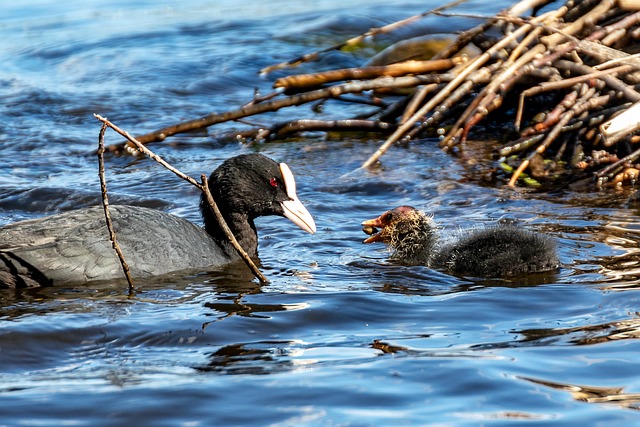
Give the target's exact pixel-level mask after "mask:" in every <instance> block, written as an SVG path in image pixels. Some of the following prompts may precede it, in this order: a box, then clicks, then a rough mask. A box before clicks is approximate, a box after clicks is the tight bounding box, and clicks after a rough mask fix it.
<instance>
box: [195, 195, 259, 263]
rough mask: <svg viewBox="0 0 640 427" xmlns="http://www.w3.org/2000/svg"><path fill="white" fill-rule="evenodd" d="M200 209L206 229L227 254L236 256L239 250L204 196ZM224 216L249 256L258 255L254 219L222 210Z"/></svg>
mask: <svg viewBox="0 0 640 427" xmlns="http://www.w3.org/2000/svg"><path fill="white" fill-rule="evenodd" d="M200 211H201V212H202V219H203V220H204V229H205V231H206V232H207V233H208V234H209V235H210V236H211V237H213V239H214V240H215V241H216V242H217V243H218V245H219V246H220V247H221V248H223V249H224V251H225V252H226V253H227V255H229V256H230V257H235V256H236V255H237V251H236V250H235V248H234V247H233V246H232V245H231V243H230V242H229V239H228V238H227V236H226V234H225V233H224V231H223V230H222V228H221V227H220V225H219V224H218V220H217V219H216V217H215V215H214V214H213V212H212V211H211V208H210V207H209V204H208V203H207V201H206V200H205V199H204V197H203V198H202V199H201V200H200ZM222 216H223V217H224V220H225V221H226V223H227V225H228V226H229V228H230V229H231V232H232V233H233V235H234V236H235V238H236V240H238V243H240V246H242V248H243V249H244V250H245V251H246V252H247V254H248V255H249V256H252V257H254V256H256V255H257V254H258V233H257V232H256V226H255V224H254V223H253V219H252V218H249V217H248V216H247V215H246V214H242V213H234V212H232V213H226V212H222Z"/></svg>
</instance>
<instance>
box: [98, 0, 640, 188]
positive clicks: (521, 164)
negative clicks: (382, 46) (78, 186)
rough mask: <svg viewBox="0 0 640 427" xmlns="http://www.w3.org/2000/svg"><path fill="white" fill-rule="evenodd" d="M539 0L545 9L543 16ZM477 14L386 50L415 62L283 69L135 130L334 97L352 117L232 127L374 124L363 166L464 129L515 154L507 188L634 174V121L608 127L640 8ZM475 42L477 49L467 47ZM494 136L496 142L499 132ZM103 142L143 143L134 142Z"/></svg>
mask: <svg viewBox="0 0 640 427" xmlns="http://www.w3.org/2000/svg"><path fill="white" fill-rule="evenodd" d="M460 3H462V1H461V0H459V1H454V2H452V3H450V4H447V5H445V6H442V7H439V8H437V9H434V10H431V11H428V12H424V13H422V14H420V15H416V16H412V17H409V18H407V19H405V20H401V21H398V22H396V23H393V24H390V25H388V26H385V27H382V28H377V29H372V30H370V31H368V32H366V33H365V34H362V35H360V36H357V37H354V38H351V39H349V40H347V41H345V42H343V43H339V44H337V45H334V46H331V47H328V48H326V49H324V50H321V51H318V52H313V53H310V54H308V55H304V56H302V57H299V58H295V59H293V60H291V61H287V62H284V63H281V64H276V65H274V66H271V67H267V68H265V69H263V70H262V73H263V74H267V73H269V72H270V71H273V70H276V69H278V70H284V69H287V68H291V67H293V66H295V65H297V64H299V63H301V62H308V61H311V60H315V59H317V58H319V57H320V56H322V55H323V54H325V53H327V52H329V51H332V50H336V49H343V48H345V47H349V48H353V47H356V46H359V45H361V44H364V43H366V42H367V40H368V39H369V38H370V37H372V36H375V35H377V34H382V33H389V32H391V31H393V30H395V29H397V28H400V27H404V26H406V25H410V24H411V23H413V22H415V21H417V20H419V19H421V18H424V17H425V16H429V15H432V14H439V15H440V16H441V17H442V18H441V19H447V18H446V16H454V15H455V13H451V14H446V15H445V14H443V13H442V12H443V11H444V10H445V9H452V8H453V7H454V6H456V5H458V4H460ZM552 5H555V6H556V8H555V9H553V8H552V7H551V6H552ZM543 7H545V9H544V10H545V12H544V13H542V14H540V15H537V16H536V14H537V11H538V10H542V8H543ZM527 14H531V15H533V16H529V15H527ZM475 19H478V20H481V22H480V23H479V24H478V25H476V26H475V27H473V28H471V29H469V30H467V31H464V32H462V33H460V34H459V35H458V36H457V37H453V36H452V37H451V40H449V42H448V44H446V45H445V46H444V47H443V48H441V49H440V51H439V52H438V53H437V54H435V56H432V57H431V58H425V57H420V55H421V54H424V52H426V50H428V49H425V46H424V44H420V43H424V42H423V41H419V40H403V41H402V42H401V43H398V44H397V45H396V47H392V48H390V49H391V50H392V51H393V49H394V48H396V49H398V50H399V49H400V45H401V44H403V46H404V47H406V46H407V45H408V46H413V47H414V49H415V51H414V52H412V54H415V56H416V57H417V58H416V59H417V60H410V61H400V62H395V61H393V60H390V61H389V62H387V63H384V64H377V63H376V65H364V66H363V67H360V68H348V69H339V70H329V71H322V72H318V73H311V74H309V73H307V74H298V75H296V74H292V75H289V76H285V77H281V78H279V79H277V80H275V82H274V87H275V91H274V92H272V93H269V94H267V95H264V96H254V97H253V99H251V100H250V101H249V102H247V103H246V104H244V105H243V106H242V107H240V108H238V109H234V110H230V111H228V112H224V113H220V114H215V113H212V114H208V115H206V116H203V117H201V118H197V119H194V120H188V121H185V122H181V123H177V124H175V125H172V126H166V127H164V128H162V129H159V130H157V131H154V132H150V133H147V134H144V135H142V136H139V137H137V138H136V139H137V140H138V141H139V142H141V143H150V142H154V141H162V140H164V139H165V138H167V137H169V136H172V135H176V134H179V133H182V132H188V131H193V130H196V129H202V128H205V127H209V126H213V125H216V124H219V123H223V122H230V121H235V122H237V123H240V121H243V122H242V123H240V124H243V125H244V124H246V123H244V119H246V118H247V117H252V116H261V115H263V114H265V113H270V112H275V111H278V110H281V109H285V108H289V107H294V106H300V105H304V104H312V103H317V104H315V105H316V106H317V105H319V104H322V106H323V107H324V108H325V109H326V108H329V107H330V106H329V104H330V102H329V101H336V100H338V101H341V102H349V103H351V104H352V105H353V107H354V114H353V116H352V117H343V118H338V119H333V120H315V119H314V118H313V117H291V119H290V120H289V121H286V122H278V123H266V124H262V125H260V126H257V125H253V126H251V125H250V127H251V128H250V129H248V130H239V131H237V132H236V133H235V134H234V136H235V137H237V138H238V139H243V140H246V141H268V140H270V139H274V138H284V137H286V136H289V135H292V134H299V133H303V132H305V131H324V132H334V131H335V132H347V131H365V132H368V133H377V134H379V135H380V137H381V139H383V138H384V141H383V142H382V143H381V144H380V146H379V148H378V150H376V152H375V153H373V154H372V155H371V156H370V157H369V158H368V159H367V160H366V161H365V162H364V163H363V164H362V167H363V168H368V167H370V166H372V165H374V164H376V163H377V162H379V161H380V159H381V158H382V156H383V155H384V153H385V152H386V151H387V150H389V149H390V148H391V147H393V146H394V144H395V143H396V142H398V141H403V142H404V141H410V140H412V139H418V138H425V137H434V136H436V135H438V136H439V137H440V140H439V146H440V147H441V148H442V149H443V150H445V151H449V152H453V153H463V152H464V151H465V149H466V141H467V139H469V138H474V139H484V138H486V137H487V135H489V136H492V137H493V138H492V139H491V140H489V141H487V142H486V144H487V146H488V147H489V148H490V150H491V151H493V152H494V153H495V157H496V159H495V160H497V161H496V167H495V168H496V169H497V168H498V165H507V164H508V167H505V168H502V170H503V171H505V172H506V173H509V171H511V176H510V177H508V178H509V179H508V182H509V185H511V186H515V185H517V184H518V183H519V182H521V181H520V179H519V178H520V177H521V174H524V173H525V171H527V172H526V173H527V175H529V176H530V177H532V178H533V179H535V180H538V181H539V183H538V184H540V182H543V183H545V182H546V183H549V184H553V183H555V182H571V181H575V180H578V179H582V178H584V177H585V176H588V175H587V173H589V172H590V173H591V176H594V177H597V178H598V179H599V183H601V184H606V183H607V180H611V182H615V184H616V185H618V184H620V183H622V182H625V180H626V177H634V176H635V175H634V174H626V173H624V171H626V170H628V169H629V168H638V167H640V165H636V164H635V162H636V161H638V159H640V150H637V149H636V148H635V147H633V145H634V144H636V143H637V140H638V139H639V138H635V137H634V134H635V133H636V132H638V130H637V128H638V126H637V125H636V124H635V123H631V124H629V125H628V126H627V127H625V128H624V131H623V132H621V133H620V132H619V133H617V134H616V135H607V134H605V133H604V132H602V126H605V125H608V124H609V123H610V121H611V119H613V118H614V117H615V116H616V115H618V114H620V113H621V112H622V111H624V110H625V109H627V108H629V102H640V92H639V91H638V88H639V87H640V58H638V55H637V52H640V41H639V40H640V12H639V11H636V10H628V9H623V8H621V7H620V6H619V4H618V2H616V1H614V0H582V1H577V0H566V1H554V0H522V1H519V2H516V3H515V4H514V5H513V6H512V7H510V8H507V9H505V10H504V11H502V12H500V13H498V14H496V15H495V16H492V17H488V18H484V17H479V16H476V17H475ZM474 46H475V47H474ZM472 47H474V48H473V51H475V52H476V53H475V54H472V55H471V56H470V57H467V56H465V55H466V54H467V53H466V52H468V51H471V50H472V49H471V48H472ZM461 54H462V56H454V55H461ZM381 98H382V99H384V101H381ZM325 104H327V105H325ZM312 105H314V104H312ZM361 105H367V106H369V107H371V108H368V111H367V113H366V114H361V113H360V114H359V113H358V111H357V110H356V108H357V107H359V106H361ZM495 135H501V140H498V141H496V140H495ZM107 149H109V150H111V151H121V150H123V149H129V150H132V151H134V152H135V151H136V150H137V148H136V147H135V146H134V145H133V144H132V143H131V142H130V141H128V142H126V143H123V144H118V145H114V146H110V147H107ZM605 154H606V155H605ZM621 173H624V174H623V175H620V174H621ZM620 176H622V177H623V179H618V178H619V177H620ZM562 177H564V178H565V179H564V180H560V178H562ZM629 179H631V180H632V179H635V178H629Z"/></svg>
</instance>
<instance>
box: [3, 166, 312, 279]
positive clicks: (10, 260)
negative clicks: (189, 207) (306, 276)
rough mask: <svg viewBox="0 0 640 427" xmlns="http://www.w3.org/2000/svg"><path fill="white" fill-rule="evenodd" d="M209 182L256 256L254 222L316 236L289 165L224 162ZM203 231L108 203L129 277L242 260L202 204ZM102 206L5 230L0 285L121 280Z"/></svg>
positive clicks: (225, 213) (227, 216) (153, 212)
mask: <svg viewBox="0 0 640 427" xmlns="http://www.w3.org/2000/svg"><path fill="white" fill-rule="evenodd" d="M209 185H210V188H211V190H212V193H213V195H214V198H215V199H216V202H217V203H218V205H219V208H220V210H221V212H222V213H223V216H224V217H225V219H226V221H227V223H228V225H229V227H230V228H231V230H232V231H233V232H234V235H235V236H236V238H237V239H238V241H239V243H240V245H241V246H242V247H243V248H244V249H245V250H246V251H247V252H248V253H249V255H251V256H255V255H256V254H257V246H258V239H257V234H256V229H255V225H254V222H253V220H254V218H256V217H258V216H262V215H280V216H286V217H287V218H289V219H291V220H292V221H293V222H294V223H296V224H297V225H299V226H300V227H301V228H303V229H304V230H306V231H309V232H315V224H314V222H313V218H312V217H311V215H310V214H309V212H308V211H307V210H306V209H305V208H304V206H303V205H302V204H301V203H300V201H299V200H298V199H297V196H296V194H295V181H294V180H293V175H292V174H291V172H290V171H289V169H288V167H287V166H286V165H284V164H280V165H279V164H277V163H276V162H274V161H273V160H271V159H269V158H267V157H265V156H262V155H259V154H248V155H241V156H237V157H234V158H231V159H228V160H226V161H225V162H223V163H222V165H220V167H218V169H216V171H214V172H213V173H212V174H211V176H210V178H209ZM201 209H202V213H203V217H204V219H205V228H204V229H203V228H200V227H198V226H196V225H194V224H192V223H190V222H189V221H187V220H185V219H183V218H179V217H176V216H174V215H170V214H167V213H164V212H159V211H156V210H153V209H148V208H142V207H135V206H118V205H115V206H110V214H111V218H112V220H113V224H114V230H115V232H116V235H117V238H118V243H119V244H120V246H121V248H122V252H123V254H124V256H125V259H126V260H127V263H128V264H129V267H130V270H131V273H132V276H133V277H134V278H136V277H138V278H139V277H148V276H156V275H162V274H166V273H169V272H173V271H179V270H190V269H206V268H208V267H215V266H220V265H224V264H227V263H229V262H232V261H234V260H236V259H238V258H239V256H238V255H237V253H236V251H235V249H234V248H233V247H232V246H231V245H230V244H229V243H228V242H227V241H226V238H225V237H224V235H223V233H222V232H221V230H220V228H219V226H218V225H217V222H215V218H214V217H213V214H212V213H211V212H210V211H209V208H208V206H207V205H205V204H204V202H201ZM108 236H109V235H108V231H107V228H106V225H105V219H104V211H103V209H102V207H100V206H99V207H90V208H85V209H79V210H76V211H71V212H66V213H62V214H58V215H53V216H50V217H45V218H38V219H33V220H27V221H21V222H17V223H14V224H10V225H7V226H4V227H1V228H0V286H4V287H26V286H38V285H51V284H56V283H60V282H89V281H94V280H110V279H116V278H122V277H123V272H122V267H121V265H120V261H119V260H118V258H117V256H116V254H115V252H114V250H113V248H112V245H111V242H110V241H109V238H108Z"/></svg>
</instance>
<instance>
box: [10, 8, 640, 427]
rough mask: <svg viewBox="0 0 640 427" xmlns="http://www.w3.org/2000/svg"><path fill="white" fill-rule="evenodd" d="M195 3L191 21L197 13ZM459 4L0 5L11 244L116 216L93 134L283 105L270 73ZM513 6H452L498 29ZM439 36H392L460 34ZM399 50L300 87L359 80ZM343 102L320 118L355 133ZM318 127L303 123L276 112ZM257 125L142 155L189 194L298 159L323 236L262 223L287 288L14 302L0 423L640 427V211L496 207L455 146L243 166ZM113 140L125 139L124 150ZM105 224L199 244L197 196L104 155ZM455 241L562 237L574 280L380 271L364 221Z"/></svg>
mask: <svg viewBox="0 0 640 427" xmlns="http://www.w3.org/2000/svg"><path fill="white" fill-rule="evenodd" d="M183 3H184V4H183ZM440 3H441V2H435V1H427V2H418V1H406V2H405V1H399V2H389V1H385V2H382V1H364V0H362V1H360V0H358V1H352V2H349V4H348V6H347V5H346V4H344V3H342V2H337V1H334V0H331V1H323V2H320V1H307V2H305V1H302V2H299V1H295V2H294V1H290V0H279V1H270V2H257V1H253V0H251V1H247V2H241V4H238V2H231V1H226V0H225V1H204V0H196V1H190V2H188V4H187V2H173V3H169V2H157V1H133V0H120V1H115V2H108V3H105V2H98V1H94V0H89V1H82V2H81V1H71V2H54V1H36V0H28V1H22V2H15V1H12V2H6V1H5V2H3V4H2V5H0V99H1V100H2V101H1V102H2V108H0V164H1V166H0V224H6V223H10V222H12V221H15V220H20V219H27V218H34V217H40V216H43V215H46V214H51V213H55V212H60V211H64V210H69V209H73V208H77V207H82V206H89V205H94V204H97V203H99V200H100V199H99V183H98V177H97V160H96V158H95V156H94V155H93V151H94V150H95V149H96V147H97V138H98V132H99V130H100V123H99V122H98V121H97V120H96V119H95V118H94V117H93V113H99V114H101V115H103V116H106V117H108V118H109V119H111V120H112V121H113V122H114V123H116V124H117V125H118V126H120V127H122V128H124V129H125V130H127V131H129V132H131V133H133V134H142V133H145V132H148V131H152V130H155V129H158V128H161V127H163V126H166V125H170V124H173V123H176V122H178V121H182V120H187V119H192V118H196V117H200V116H202V115H205V114H208V113H210V112H212V111H216V112H222V111H227V110H231V109H234V108H237V107H238V106H240V105H242V104H244V103H246V102H248V101H250V100H251V98H252V97H253V93H254V89H255V88H257V89H258V90H259V91H260V92H261V93H268V91H269V90H270V86H271V83H272V81H273V79H275V78H276V77H279V76H281V75H284V74H286V72H277V73H274V74H273V75H271V76H268V77H267V78H263V77H259V76H258V71H259V70H260V69H261V68H262V67H265V66H267V65H271V64H274V63H277V62H280V61H284V60H289V59H292V58H294V57H296V56H299V55H301V54H304V53H308V52H311V51H314V50H318V49H323V48H325V47H327V46H330V45H332V44H336V43H339V42H342V41H343V40H345V39H347V38H350V37H352V36H355V35H358V34H360V33H362V32H365V31H367V30H368V29H369V28H372V27H377V26H381V25H384V24H387V23H390V22H393V21H395V20H398V19H402V18H405V17H407V16H410V15H412V14H416V13H420V12H422V11H425V10H428V9H430V8H432V7H434V6H435V5H440ZM508 4H510V2H507V1H503V0H501V1H499V2H494V3H492V4H489V5H488V4H487V3H486V2H481V1H475V2H470V3H469V4H467V5H465V6H464V7H461V8H460V9H459V10H462V11H465V12H473V13H484V14H489V13H491V12H494V11H496V10H498V9H500V8H502V7H505V6H507V5H508ZM476 22H477V21H474V20H472V19H463V18H442V17H430V18H427V19H424V20H422V21H420V22H419V23H417V24H415V25H414V26H411V27H409V28H404V29H402V30H401V31H399V33H398V34H397V37H399V38H402V37H407V36H410V35H417V34H423V33H438V32H443V31H447V30H455V29H464V28H468V27H470V26H471V25H473V24H474V23H476ZM392 40H393V36H387V37H385V38H382V39H381V41H379V45H376V44H375V43H374V44H372V45H371V46H370V47H368V48H367V49H363V50H362V51H357V52H354V53H336V52H333V53H330V54H328V55H326V56H325V57H323V59H322V60H321V61H319V63H317V64H309V65H305V66H303V67H301V68H300V71H309V70H314V69H325V68H329V67H334V68H335V67H341V66H349V65H356V64H360V63H363V62H365V61H366V60H367V58H368V57H370V56H371V54H372V53H374V52H375V51H376V50H379V49H381V48H382V47H384V45H385V44H388V43H390V42H391V41H392ZM353 109H354V106H349V105H346V106H345V105H338V104H332V105H331V106H328V107H327V108H326V109H325V112H323V113H319V115H320V117H322V118H326V117H334V116H338V117H350V116H351V115H352V114H353ZM291 116H296V117H299V118H309V117H312V118H313V117H317V116H316V115H315V113H313V112H312V111H311V109H310V108H309V107H306V106H302V107H297V108H295V109H291V110H289V111H284V112H280V113H278V114H277V115H271V116H266V117H255V118H252V119H251V120H252V121H255V122H257V123H270V122H271V121H274V120H277V118H282V117H287V118H290V117H291ZM244 128H246V126H245V125H243V124H241V123H232V124H224V125H220V126H215V127H213V128H209V129H208V130H207V131H206V133H205V132H200V133H193V134H185V135H179V136H176V137H173V138H170V139H168V140H167V141H165V142H163V143H159V144H152V145H151V146H150V148H152V149H153V150H154V151H156V152H157V153H158V154H160V155H162V156H163V157H164V158H165V159H166V160H167V161H169V162H171V163H172V164H173V165H174V166H176V167H178V168H179V169H181V170H183V171H184V172H185V173H188V174H190V175H191V176H194V177H198V176H199V175H200V173H203V172H205V173H209V172H210V171H211V170H213V168H215V167H216V166H217V165H218V164H219V163H220V162H221V161H222V160H223V159H225V158H228V157H230V156H233V155H237V154H240V153H245V152H251V151H259V152H262V153H265V154H267V155H269V156H270V157H273V158H274V159H277V160H279V161H286V162H287V163H288V164H289V165H290V166H291V168H292V170H293V172H294V173H295V174H296V177H297V181H298V193H299V196H300V198H301V200H302V201H303V202H304V203H305V205H306V206H307V207H308V208H309V210H310V211H311V212H312V214H313V215H314V217H315V219H316V222H317V226H318V232H317V233H316V234H315V235H308V234H306V233H304V232H302V231H300V230H299V229H297V228H296V227H295V226H293V225H291V224H290V223H289V222H287V221H285V220H283V219H281V218H264V219H261V220H259V222H258V228H259V236H260V250H259V251H260V261H261V269H262V271H263V273H264V274H265V275H266V276H267V277H268V278H269V280H270V282H271V283H270V284H268V285H260V284H259V283H258V282H257V281H256V280H255V279H253V277H252V276H251V275H250V273H248V272H247V271H246V270H245V269H244V268H243V267H242V266H238V265H236V266H232V267H226V268H221V269H219V270H217V271H211V272H202V273H200V274H195V275H192V276H188V277H170V278H163V279H158V280H153V281H150V282H149V283H144V284H141V285H140V286H139V287H138V291H137V293H136V294H135V295H134V296H132V297H129V296H128V294H127V290H126V287H125V286H124V285H122V284H121V283H108V284H101V285H89V286H74V287H70V286H69V287H65V286H59V287H52V288H43V289H35V290H19V291H15V290H0V426H5V425H6V426H43V425H52V426H53V425H55V426H58V425H78V426H98V425H109V426H115V425H123V426H124V425H136V426H143V425H153V426H162V425H167V426H175V425H182V426H200V425H202V426H209V425H273V426H285V425H358V426H360V425H439V426H444V425H456V426H458V425H469V426H476V425H572V426H573V425H577V424H580V423H581V424H583V425H590V426H592V425H607V426H609V425H633V424H637V423H638V422H639V421H640V417H639V416H638V412H637V409H638V408H639V407H640V394H639V393H640V369H639V368H640V364H639V363H638V356H637V355H638V353H639V352H640V342H639V341H636V338H637V337H638V336H640V332H638V331H640V319H639V318H638V314H637V311H638V307H639V306H640V293H639V292H638V277H639V276H640V273H639V270H638V261H637V252H638V249H637V247H638V241H639V240H640V227H639V226H638V224H637V217H638V210H637V205H634V204H633V203H632V202H629V195H630V194H631V191H630V190H619V191H615V190H612V189H609V190H602V191H600V192H598V193H594V192H590V193H587V194H585V193H572V192H569V191H567V192H563V193H555V194H544V193H543V194H532V193H527V192H514V191H509V190H505V189H503V188H499V187H493V186H484V185H480V184H479V183H478V182H479V180H477V179H473V174H474V171H475V169H472V168H468V167H467V165H466V164H465V163H464V162H463V161H461V160H459V159H456V158H454V157H451V156H449V155H447V154H444V153H442V152H440V151H439V150H438V149H437V141H435V140H423V141H417V142H413V143H411V144H408V145H405V146H396V147H393V148H392V149H391V150H390V151H389V152H388V153H387V154H386V155H385V156H384V157H383V159H382V167H381V168H380V169H377V170H375V171H372V172H362V171H361V172H356V173H352V172H353V171H354V170H355V169H356V168H357V167H358V166H359V165H360V164H361V163H362V162H363V161H364V160H365V159H366V158H367V157H368V156H369V155H370V154H371V153H373V152H374V151H375V150H376V149H377V147H378V146H379V145H380V143H381V142H382V141H381V138H379V137H377V136H375V135H371V136H369V137H366V138H363V137H361V136H357V137H350V136H336V135H329V136H325V135H323V134H311V135H306V136H305V137H304V138H295V139H294V140H287V141H280V142H277V143H268V144H259V145H243V144H242V143H240V142H238V141H235V140H230V139H228V138H225V135H226V133H227V132H228V131H230V130H232V129H244ZM120 140H121V138H120V137H118V136H117V135H116V134H114V133H111V132H109V133H107V144H111V143H118V142H120ZM107 169H108V173H107V179H108V185H109V192H110V197H111V200H112V203H113V202H126V203H134V204H139V205H144V206H151V207H154V208H157V209H162V210H165V211H168V212H171V213H174V214H176V215H180V216H184V217H186V218H188V219H190V220H192V221H194V222H199V221H200V218H199V213H198V210H197V208H196V203H197V202H196V201H197V197H198V192H197V190H196V189H193V188H191V187H189V186H188V185H187V184H185V183H184V182H182V181H180V180H178V179H177V178H175V177H174V176H173V175H171V174H169V173H167V172H166V171H164V170H163V169H162V168H161V167H159V166H158V165H157V164H155V163H154V162H152V161H149V160H147V159H143V158H134V157H131V156H128V155H109V156H107ZM402 204H411V205H414V206H416V207H418V208H421V209H424V210H426V211H429V212H432V213H434V215H435V218H436V220H437V222H438V224H439V225H441V226H442V227H444V232H445V233H449V232H456V231H457V230H459V228H465V227H472V226H474V225H477V224H478V223H486V222H492V221H497V220H499V219H500V218H502V217H504V216H509V217H514V218H517V219H518V220H520V221H521V222H522V223H523V224H524V226H526V227H530V228H533V229H536V230H539V231H542V232H546V233H548V234H550V235H552V236H554V237H555V238H557V239H558V243H559V251H560V257H561V261H562V263H563V266H562V268H561V269H560V271H559V272H558V273H556V274H547V275H542V276H541V277H537V278H535V279H531V280H482V281H481V280H469V279H464V278H458V277H453V276H449V275H446V274H444V273H442V272H438V271H435V270H430V269H428V268H425V267H406V266H399V265H395V264H393V263H390V262H388V261H387V252H386V251H385V249H384V248H382V247H381V246H375V245H366V246H365V245H362V243H361V241H362V239H363V238H364V237H365V235H364V234H363V233H362V231H361V229H360V225H359V224H360V222H361V221H362V220H364V219H369V218H373V217H375V216H377V215H378V214H380V213H381V212H383V211H384V210H386V209H388V208H391V207H393V206H397V205H402Z"/></svg>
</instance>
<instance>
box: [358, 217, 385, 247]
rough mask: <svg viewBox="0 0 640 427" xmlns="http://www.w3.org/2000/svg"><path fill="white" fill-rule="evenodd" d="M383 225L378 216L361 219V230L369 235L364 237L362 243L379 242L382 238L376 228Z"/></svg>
mask: <svg viewBox="0 0 640 427" xmlns="http://www.w3.org/2000/svg"><path fill="white" fill-rule="evenodd" d="M383 226H384V224H383V223H382V220H381V219H380V218H379V217H378V218H375V219H369V220H367V221H363V222H362V231H364V232H365V233H366V234H369V237H367V238H366V239H364V241H363V242H362V243H374V242H380V241H381V240H382V236H380V232H379V231H378V229H379V228H382V227H383Z"/></svg>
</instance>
